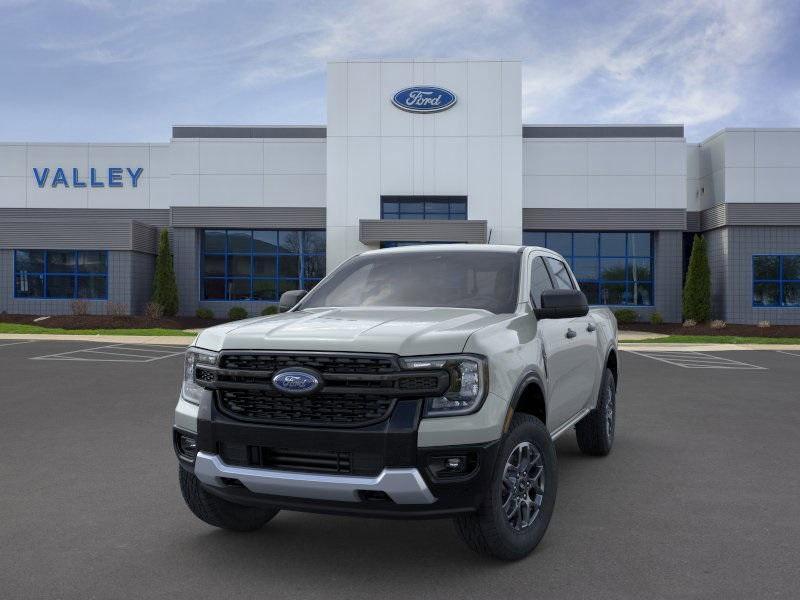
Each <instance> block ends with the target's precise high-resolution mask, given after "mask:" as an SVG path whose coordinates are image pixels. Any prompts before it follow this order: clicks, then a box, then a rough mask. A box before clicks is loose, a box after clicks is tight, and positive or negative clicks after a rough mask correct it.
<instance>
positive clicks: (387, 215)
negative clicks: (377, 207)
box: [383, 213, 400, 219]
mask: <svg viewBox="0 0 800 600" xmlns="http://www.w3.org/2000/svg"><path fill="white" fill-rule="evenodd" d="M383 218H384V219H399V218H400V215H398V214H397V213H388V214H384V215H383Z"/></svg>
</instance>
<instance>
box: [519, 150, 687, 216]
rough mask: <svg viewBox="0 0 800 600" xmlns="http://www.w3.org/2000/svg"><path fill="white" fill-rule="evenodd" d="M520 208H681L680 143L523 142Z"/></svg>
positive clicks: (683, 161)
mask: <svg viewBox="0 0 800 600" xmlns="http://www.w3.org/2000/svg"><path fill="white" fill-rule="evenodd" d="M523 146H524V170H523V182H524V183H523V186H524V187H523V189H524V193H523V206H524V207H525V208H683V209H685V208H686V185H687V183H686V181H687V154H686V142H685V140H684V139H683V138H639V139H630V138H623V139H599V138H575V139H562V138H536V139H531V138H528V139H525V140H524V142H523Z"/></svg>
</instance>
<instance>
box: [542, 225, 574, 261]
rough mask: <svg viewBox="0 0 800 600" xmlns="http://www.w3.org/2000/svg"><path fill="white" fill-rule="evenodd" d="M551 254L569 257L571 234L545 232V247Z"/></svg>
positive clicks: (570, 252)
mask: <svg viewBox="0 0 800 600" xmlns="http://www.w3.org/2000/svg"><path fill="white" fill-rule="evenodd" d="M545 248H549V249H550V250H552V251H553V252H558V253H559V254H560V255H561V256H565V257H569V256H571V255H572V234H571V233H560V232H550V231H548V232H547V245H546V246H545Z"/></svg>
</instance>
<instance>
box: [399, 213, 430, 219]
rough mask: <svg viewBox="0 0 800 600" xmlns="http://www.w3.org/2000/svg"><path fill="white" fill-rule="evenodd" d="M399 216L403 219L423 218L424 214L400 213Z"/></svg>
mask: <svg viewBox="0 0 800 600" xmlns="http://www.w3.org/2000/svg"><path fill="white" fill-rule="evenodd" d="M400 218H401V219H405V220H409V219H424V218H425V215H424V214H423V213H400Z"/></svg>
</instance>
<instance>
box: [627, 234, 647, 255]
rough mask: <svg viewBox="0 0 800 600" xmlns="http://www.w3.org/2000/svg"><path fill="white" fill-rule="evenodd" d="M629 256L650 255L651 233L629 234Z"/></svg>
mask: <svg viewBox="0 0 800 600" xmlns="http://www.w3.org/2000/svg"><path fill="white" fill-rule="evenodd" d="M628 256H650V234H649V233H647V232H645V233H641V232H640V233H629V234H628Z"/></svg>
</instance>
